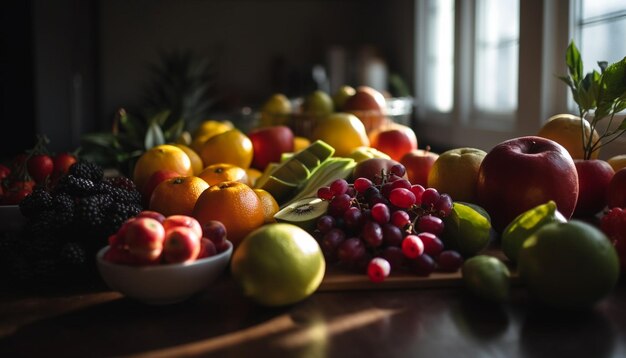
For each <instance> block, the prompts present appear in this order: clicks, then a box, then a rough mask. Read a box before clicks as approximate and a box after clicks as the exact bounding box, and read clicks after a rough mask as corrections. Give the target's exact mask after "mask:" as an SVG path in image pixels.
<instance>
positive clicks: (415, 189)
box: [411, 184, 426, 205]
mask: <svg viewBox="0 0 626 358" xmlns="http://www.w3.org/2000/svg"><path fill="white" fill-rule="evenodd" d="M424 190H426V189H424V187H423V186H421V185H419V184H415V185H411V193H413V195H415V204H417V205H422V194H423V193H424Z"/></svg>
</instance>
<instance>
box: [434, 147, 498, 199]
mask: <svg viewBox="0 0 626 358" xmlns="http://www.w3.org/2000/svg"><path fill="white" fill-rule="evenodd" d="M485 155H487V153H486V152H485V151H483V150H480V149H477V148H467V147H465V148H455V149H451V150H448V151H445V152H443V153H441V154H440V155H439V157H438V158H437V160H435V162H434V163H433V166H432V167H431V169H430V172H429V173H428V186H429V187H431V188H435V189H437V190H438V191H439V192H440V193H446V194H448V195H450V197H452V199H453V200H455V201H466V202H470V203H475V202H476V183H477V181H478V170H479V169H480V163H481V162H482V161H483V158H484V157H485Z"/></svg>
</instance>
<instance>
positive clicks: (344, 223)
mask: <svg viewBox="0 0 626 358" xmlns="http://www.w3.org/2000/svg"><path fill="white" fill-rule="evenodd" d="M405 173H406V169H405V167H404V166H403V165H401V164H396V165H394V166H392V167H391V168H390V169H389V170H388V171H387V172H385V171H384V170H383V171H381V181H380V183H374V182H372V181H371V180H370V179H368V178H364V177H360V178H356V179H355V180H354V183H353V184H349V183H348V182H347V181H346V180H344V179H337V180H335V181H333V182H332V183H331V184H330V185H329V186H323V187H320V188H319V189H318V191H317V196H318V197H319V198H320V199H323V200H327V201H328V203H329V204H328V209H327V211H326V213H325V214H324V215H323V216H321V217H320V218H319V219H318V220H317V223H316V230H315V232H314V234H315V236H316V238H317V240H318V242H319V244H320V246H321V248H322V251H323V252H324V256H325V258H326V260H327V262H329V263H337V264H339V265H342V266H345V267H349V268H351V269H356V270H358V271H360V272H365V273H367V275H368V277H369V278H370V280H371V281H374V282H381V281H383V280H385V278H386V277H388V276H389V274H390V273H391V272H402V271H405V272H412V273H414V274H417V275H420V276H428V275H430V274H431V273H432V272H434V271H435V270H440V271H450V272H453V271H456V270H458V269H459V267H460V266H461V265H462V263H463V258H462V256H461V255H460V254H459V253H458V252H456V251H453V250H446V249H445V247H444V244H443V242H442V240H441V239H440V235H441V234H442V233H443V230H444V221H443V218H445V217H446V216H448V215H449V214H450V213H451V211H452V208H453V202H452V198H451V197H450V196H449V195H448V194H444V193H439V192H438V191H437V190H436V189H435V188H424V187H423V186H421V185H418V184H415V185H412V184H411V183H410V182H409V181H408V180H407V179H404V178H403V176H404V174H405Z"/></svg>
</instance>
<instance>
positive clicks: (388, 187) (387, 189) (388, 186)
mask: <svg viewBox="0 0 626 358" xmlns="http://www.w3.org/2000/svg"><path fill="white" fill-rule="evenodd" d="M392 190H393V183H392V182H387V183H385V184H383V185H382V186H381V187H380V193H381V194H382V195H383V196H384V197H385V198H389V194H390V193H391V191H392Z"/></svg>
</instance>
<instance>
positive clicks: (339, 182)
mask: <svg viewBox="0 0 626 358" xmlns="http://www.w3.org/2000/svg"><path fill="white" fill-rule="evenodd" d="M330 191H332V192H333V194H335V195H340V194H345V193H346V192H347V191H348V182H347V181H346V180H345V179H336V180H334V181H333V182H332V183H330Z"/></svg>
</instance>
